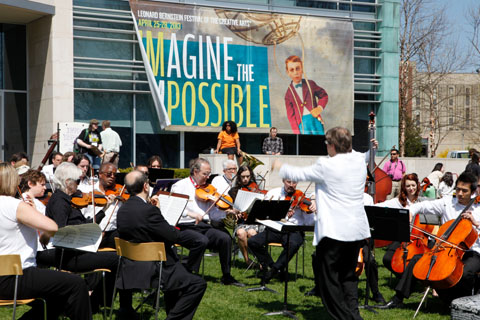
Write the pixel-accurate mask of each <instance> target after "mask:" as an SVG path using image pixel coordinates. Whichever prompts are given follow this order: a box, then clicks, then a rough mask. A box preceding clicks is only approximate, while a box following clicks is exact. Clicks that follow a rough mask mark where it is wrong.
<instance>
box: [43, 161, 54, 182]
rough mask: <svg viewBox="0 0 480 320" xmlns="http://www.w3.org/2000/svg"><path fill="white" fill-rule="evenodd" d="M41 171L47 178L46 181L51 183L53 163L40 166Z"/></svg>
mask: <svg viewBox="0 0 480 320" xmlns="http://www.w3.org/2000/svg"><path fill="white" fill-rule="evenodd" d="M42 173H43V174H44V175H45V177H46V178H47V182H48V183H50V184H51V181H52V179H53V175H54V173H53V164H48V165H46V166H43V168H42Z"/></svg>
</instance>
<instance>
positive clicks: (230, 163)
mask: <svg viewBox="0 0 480 320" xmlns="http://www.w3.org/2000/svg"><path fill="white" fill-rule="evenodd" d="M237 170H238V168H237V162H236V161H234V160H230V159H228V160H225V161H224V162H223V175H221V176H216V177H215V178H213V180H212V186H214V187H215V189H217V192H218V193H223V194H224V195H225V194H226V195H228V191H230V189H231V188H232V186H233V178H234V177H235V176H236V175H237Z"/></svg>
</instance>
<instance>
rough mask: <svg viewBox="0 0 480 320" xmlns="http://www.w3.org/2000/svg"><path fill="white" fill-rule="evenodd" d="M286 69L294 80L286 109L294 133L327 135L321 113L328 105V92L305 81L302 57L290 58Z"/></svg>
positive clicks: (290, 87)
mask: <svg viewBox="0 0 480 320" xmlns="http://www.w3.org/2000/svg"><path fill="white" fill-rule="evenodd" d="M285 67H286V69H287V74H288V76H289V77H290V78H291V79H292V81H291V82H290V85H289V86H288V89H287V92H286V93H285V107H286V108H287V117H288V121H289V122H290V126H291V127H292V131H293V133H295V134H319V135H323V134H325V132H324V128H323V126H324V122H323V119H322V116H321V113H322V111H323V109H325V107H326V106H327V103H328V94H327V92H326V91H325V90H324V89H323V88H322V87H320V86H318V85H317V84H316V83H315V81H313V80H308V79H307V80H305V79H303V62H302V59H300V57H298V56H290V57H288V58H287V59H286V60H285Z"/></svg>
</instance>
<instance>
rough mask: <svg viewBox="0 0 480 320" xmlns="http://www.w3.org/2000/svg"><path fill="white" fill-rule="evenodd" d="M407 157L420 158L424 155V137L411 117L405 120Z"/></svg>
mask: <svg viewBox="0 0 480 320" xmlns="http://www.w3.org/2000/svg"><path fill="white" fill-rule="evenodd" d="M405 120H406V121H405V125H406V126H405V156H406V157H420V156H422V155H423V153H422V136H421V135H420V128H419V127H417V126H416V125H415V124H414V123H413V120H412V119H411V118H410V117H407V118H406V119H405Z"/></svg>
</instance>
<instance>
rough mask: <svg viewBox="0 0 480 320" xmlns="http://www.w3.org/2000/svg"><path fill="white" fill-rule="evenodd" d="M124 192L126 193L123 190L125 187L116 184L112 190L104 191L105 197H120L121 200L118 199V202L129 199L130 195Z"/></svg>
mask: <svg viewBox="0 0 480 320" xmlns="http://www.w3.org/2000/svg"><path fill="white" fill-rule="evenodd" d="M126 192H127V190H126V188H125V185H123V186H122V185H120V184H116V185H115V186H113V187H112V188H110V189H108V190H105V195H107V196H109V195H111V194H113V195H114V196H116V197H120V198H121V199H119V200H120V201H126V200H128V199H130V195H129V194H128V193H126Z"/></svg>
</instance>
